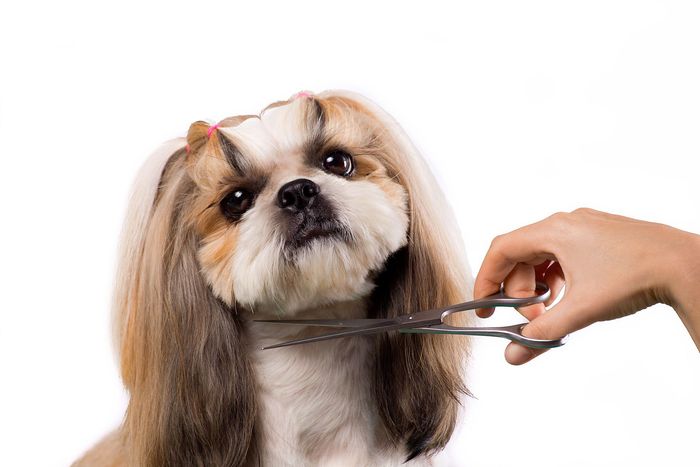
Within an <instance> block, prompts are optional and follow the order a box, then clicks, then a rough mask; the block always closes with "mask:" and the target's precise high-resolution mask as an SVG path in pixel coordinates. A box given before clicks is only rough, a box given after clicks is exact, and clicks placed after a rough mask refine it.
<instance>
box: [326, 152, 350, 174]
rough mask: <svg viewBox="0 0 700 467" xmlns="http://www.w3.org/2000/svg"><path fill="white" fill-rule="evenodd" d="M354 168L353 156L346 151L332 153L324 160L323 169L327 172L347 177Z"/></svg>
mask: <svg viewBox="0 0 700 467" xmlns="http://www.w3.org/2000/svg"><path fill="white" fill-rule="evenodd" d="M353 168H354V164H353V161H352V156H351V155H350V154H348V153H347V152H345V151H340V150H337V151H332V152H329V153H328V154H326V156H325V157H324V158H323V169H324V170H325V171H326V172H330V173H332V174H336V175H340V176H343V177H347V176H348V175H350V174H351V173H352V169H353Z"/></svg>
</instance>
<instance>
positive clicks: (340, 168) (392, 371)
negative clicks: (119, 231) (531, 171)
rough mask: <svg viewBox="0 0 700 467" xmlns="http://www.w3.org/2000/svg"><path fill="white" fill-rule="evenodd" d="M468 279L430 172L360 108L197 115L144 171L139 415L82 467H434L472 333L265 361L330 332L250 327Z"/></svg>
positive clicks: (137, 282) (382, 338)
mask: <svg viewBox="0 0 700 467" xmlns="http://www.w3.org/2000/svg"><path fill="white" fill-rule="evenodd" d="M471 281H472V279H471V275H470V273H469V270H468V266H467V263H466V259H465V255H464V249H463V245H462V240H461V236H460V235H459V231H458V229H457V227H456V223H455V222H454V218H453V216H452V213H451V210H450V208H449V207H448V206H447V204H446V201H445V198H444V196H443V195H442V193H441V191H440V189H439V188H438V186H437V184H436V183H435V180H434V178H433V176H432V174H431V173H430V170H429V168H428V166H427V165H426V163H425V161H424V160H423V159H422V158H421V157H420V155H419V154H418V151H417V150H416V149H415V147H414V146H413V145H412V144H411V142H410V141H409V139H408V138H407V136H406V135H405V133H404V132H403V131H402V130H401V129H400V127H399V126H398V124H397V123H396V122H395V121H394V120H393V119H392V118H391V117H390V116H389V115H388V114H387V113H386V112H384V111H383V110H382V109H381V108H379V107H378V106H377V105H376V104H374V103H372V102H370V101H369V100H367V99H366V98H364V97H362V96H359V95H357V94H353V93H349V92H339V91H329V92H324V93H321V94H317V95H312V94H311V93H308V92H302V93H299V94H297V95H295V96H294V97H292V98H291V99H289V100H287V101H282V102H276V103H273V104H271V105H269V106H268V107H267V108H265V110H263V111H262V112H261V113H260V115H244V116H238V117H232V118H228V119H225V120H223V121H222V122H220V123H219V124H217V125H209V124H207V123H204V122H196V123H194V124H192V126H191V127H190V129H189V132H188V134H187V140H186V141H185V140H182V139H181V140H175V141H172V142H170V143H168V144H166V145H164V146H163V147H162V148H161V149H160V150H159V151H157V152H156V153H155V154H154V155H153V156H151V158H150V159H149V160H148V161H147V163H146V164H145V165H144V167H143V169H142V170H141V172H140V174H139V176H138V178H137V181H136V184H135V187H134V192H133V195H132V199H131V203H130V206H129V211H128V214H127V220H126V224H125V228H124V232H123V240H122V250H121V257H120V266H119V270H118V278H117V286H116V293H115V303H114V326H115V341H116V343H117V346H118V351H119V357H120V366H121V374H122V378H123V381H124V384H125V385H126V388H127V389H128V391H129V395H130V401H129V406H128V410H127V413H126V416H125V419H124V422H123V424H122V426H121V427H120V428H119V429H118V430H117V431H115V432H114V433H112V434H110V435H108V436H107V437H106V438H105V439H103V440H102V441H101V442H100V443H99V444H98V445H97V446H95V447H94V448H93V449H92V450H91V451H89V452H88V453H87V454H86V455H85V456H84V457H83V458H82V459H80V460H79V461H77V462H76V465H81V466H83V465H86V466H238V465H265V466H275V467H277V466H285V465H291V466H297V465H318V466H331V465H332V466H385V465H400V464H402V463H404V462H406V461H407V460H408V461H409V462H408V463H409V465H432V461H431V455H432V454H434V453H435V452H437V451H439V450H440V449H442V448H443V447H444V446H445V444H446V443H447V441H448V440H449V438H450V436H451V434H452V431H453V429H454V426H455V420H456V417H457V412H458V408H459V406H460V398H461V396H462V395H463V394H465V393H466V392H467V390H466V388H465V386H464V384H463V379H462V374H461V373H462V367H463V363H464V360H465V356H466V351H467V349H466V348H465V347H466V346H465V342H466V341H465V338H464V337H455V336H439V335H424V334H399V333H396V332H393V333H385V334H382V335H374V336H362V337H346V338H341V339H335V340H329V341H324V342H317V343H312V344H306V345H299V346H293V347H284V348H279V349H270V350H260V348H261V347H262V346H264V345H268V344H273V343H276V342H279V341H281V340H287V339H291V338H299V337H303V336H306V335H312V334H313V333H319V332H323V331H327V330H328V329H324V328H321V330H319V329H309V328H305V327H295V326H287V325H269V324H265V323H255V322H252V319H254V318H268V319H269V318H276V317H285V318H300V319H301V318H356V317H370V318H381V317H394V316H398V315H402V314H406V313H409V312H413V311H420V310H425V309H430V308H435V307H439V306H445V305H448V304H452V303H457V302H462V301H465V300H467V299H469V298H470V295H471Z"/></svg>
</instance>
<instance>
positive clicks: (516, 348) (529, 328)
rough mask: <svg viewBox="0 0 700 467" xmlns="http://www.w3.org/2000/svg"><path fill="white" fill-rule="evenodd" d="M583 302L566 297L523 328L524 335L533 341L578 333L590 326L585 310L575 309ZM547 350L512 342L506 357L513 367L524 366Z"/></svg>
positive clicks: (507, 349) (507, 348)
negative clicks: (577, 304) (576, 305)
mask: <svg viewBox="0 0 700 467" xmlns="http://www.w3.org/2000/svg"><path fill="white" fill-rule="evenodd" d="M577 302H581V300H578V301H577V300H576V299H574V298H570V297H569V296H568V295H566V296H565V297H564V298H563V299H562V300H561V301H560V302H559V303H558V304H557V305H555V306H554V307H553V308H551V309H550V310H549V311H546V312H544V313H542V314H541V315H540V316H538V317H537V318H535V319H533V320H532V321H531V322H530V323H528V324H527V325H526V326H525V327H524V328H523V331H522V332H523V335H524V336H526V337H531V338H533V339H559V338H561V337H564V336H566V335H567V334H571V333H572V332H574V331H578V330H579V329H582V328H584V327H586V326H588V325H589V324H591V322H590V321H587V320H586V319H585V318H584V316H585V310H578V309H575V308H576V307H575V306H574V305H573V304H575V303H577ZM546 351H547V349H532V348H529V347H525V346H522V345H520V344H516V343H515V342H511V343H510V344H508V346H507V347H506V352H505V357H506V360H507V361H508V363H510V364H511V365H522V364H523V363H527V362H529V361H530V360H532V359H533V358H535V357H537V356H538V355H541V354H543V353H544V352H546Z"/></svg>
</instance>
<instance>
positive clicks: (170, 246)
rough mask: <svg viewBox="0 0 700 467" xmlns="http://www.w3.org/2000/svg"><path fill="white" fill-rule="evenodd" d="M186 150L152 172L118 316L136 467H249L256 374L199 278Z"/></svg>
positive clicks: (126, 263)
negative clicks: (242, 465) (254, 375)
mask: <svg viewBox="0 0 700 467" xmlns="http://www.w3.org/2000/svg"><path fill="white" fill-rule="evenodd" d="M177 146H178V149H176V150H175V152H174V154H173V153H172V152H170V154H171V156H169V157H168V156H167V155H166V154H165V152H164V151H161V152H160V153H157V154H156V155H155V156H153V159H155V161H153V160H152V161H150V162H149V163H147V165H146V167H145V168H144V169H143V171H144V173H146V175H143V176H142V177H141V179H140V180H138V183H139V185H137V186H136V187H135V190H134V195H135V197H134V198H133V199H132V203H131V208H130V213H129V218H128V220H127V225H126V226H125V230H124V234H123V240H122V242H123V245H122V257H121V259H120V261H121V264H120V267H119V272H118V283H117V288H116V293H115V309H114V312H115V328H116V329H117V334H116V338H117V345H118V347H119V350H120V354H121V371H122V378H123V380H124V382H125V384H126V387H127V389H128V390H129V392H130V396H131V397H130V401H129V407H128V410H127V415H126V419H125V422H124V426H123V431H122V435H123V436H124V442H125V446H126V449H127V451H128V465H137V466H162V465H188V466H189V465H191V466H209V465H241V464H243V463H244V462H246V460H247V459H250V456H251V455H253V454H252V449H251V447H252V445H253V438H254V434H253V426H254V418H255V412H256V406H255V399H254V387H253V386H254V382H253V375H252V368H251V365H250V362H249V361H248V359H247V356H246V352H245V351H244V343H243V335H242V334H243V333H242V325H241V323H240V321H239V320H238V319H237V318H236V315H235V312H234V311H233V310H231V309H230V308H229V307H228V306H226V305H225V304H224V303H222V302H221V301H220V300H218V299H217V298H216V297H215V296H214V295H213V294H212V292H211V291H210V289H209V287H208V286H207V285H206V283H205V281H204V279H203V278H202V276H201V274H200V272H199V269H200V268H199V265H198V263H197V257H196V253H197V246H198V239H197V236H196V234H195V229H194V227H193V219H192V218H191V217H192V214H191V203H192V200H193V194H194V193H195V190H196V186H195V184H194V182H193V181H192V179H191V178H190V176H189V174H188V171H187V170H186V165H187V163H188V161H186V158H191V157H195V155H193V154H192V152H190V154H188V155H186V154H185V150H184V147H183V146H184V142H182V141H180V142H179V144H178V145H177ZM171 149H172V148H171ZM149 164H150V165H149ZM159 164H160V165H159ZM158 167H160V171H158ZM149 174H150V175H149Z"/></svg>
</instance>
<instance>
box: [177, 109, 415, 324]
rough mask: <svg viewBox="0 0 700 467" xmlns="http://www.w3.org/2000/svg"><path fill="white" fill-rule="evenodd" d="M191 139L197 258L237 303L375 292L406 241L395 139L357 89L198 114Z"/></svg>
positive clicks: (219, 291) (315, 301)
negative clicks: (355, 96)
mask: <svg viewBox="0 0 700 467" xmlns="http://www.w3.org/2000/svg"><path fill="white" fill-rule="evenodd" d="M188 141H189V142H190V154H188V157H189V158H190V159H191V160H190V165H189V167H188V168H189V172H190V176H191V177H192V179H193V180H194V182H195V184H196V186H197V198H196V201H195V203H194V206H195V209H194V210H193V215H194V216H195V219H194V222H195V225H196V229H197V231H198V236H199V238H200V243H199V245H200V247H199V251H198V259H199V263H200V267H201V270H202V272H203V274H204V276H205V277H206V280H207V282H208V283H209V285H210V287H211V288H212V290H213V291H214V293H215V294H216V295H217V296H218V297H219V298H221V299H222V300H223V301H225V302H226V303H228V304H229V305H233V304H234V303H235V302H237V303H240V304H242V305H244V306H246V307H249V308H250V309H252V310H254V311H256V312H265V311H266V310H270V311H272V312H274V313H276V314H279V313H285V314H290V313H294V312H295V311H298V310H300V309H304V308H308V307H312V306H318V305H322V304H324V303H329V302H335V301H341V300H351V299H355V298H358V297H361V296H365V295H367V294H368V293H369V292H370V290H371V289H372V287H373V284H372V273H373V272H374V271H377V270H380V269H381V268H382V266H383V264H384V262H385V261H386V259H387V257H388V256H389V255H390V254H391V253H392V252H394V251H396V250H397V249H399V248H400V247H402V246H403V245H405V244H406V236H407V230H408V214H407V212H408V206H407V200H408V195H407V192H406V190H405V189H404V188H403V187H402V186H401V185H400V184H399V183H398V180H397V178H398V177H397V173H395V172H397V171H400V170H401V167H396V162H395V161H394V160H393V159H392V153H393V150H394V149H393V148H392V145H393V142H392V141H391V140H389V138H388V137H387V132H386V131H385V130H384V129H383V128H382V127H381V125H378V123H377V121H376V120H373V119H371V118H369V117H368V116H367V115H366V114H364V113H363V112H362V110H361V109H360V108H358V107H356V106H354V105H352V104H351V103H348V102H347V101H344V100H342V99H323V98H320V97H311V96H306V95H302V96H300V97H298V98H296V99H293V100H291V101H288V102H283V103H278V104H273V105H271V106H269V107H268V108H266V109H265V110H264V111H263V112H262V113H261V114H260V116H244V117H235V118H231V119H227V120H225V121H224V122H222V123H221V125H220V126H219V127H215V128H209V127H208V126H207V125H205V124H203V123H197V124H194V125H193V127H192V128H191V130H190V135H189V137H188Z"/></svg>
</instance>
